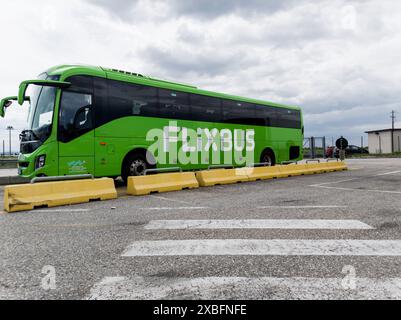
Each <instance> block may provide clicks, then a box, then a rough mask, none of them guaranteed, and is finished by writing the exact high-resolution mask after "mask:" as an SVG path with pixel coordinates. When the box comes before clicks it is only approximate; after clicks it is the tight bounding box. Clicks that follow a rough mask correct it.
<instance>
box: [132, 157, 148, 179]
mask: <svg viewBox="0 0 401 320" xmlns="http://www.w3.org/2000/svg"><path fill="white" fill-rule="evenodd" d="M146 169H147V164H146V162H145V161H143V160H135V161H134V162H132V163H131V166H130V169H129V173H130V176H143V175H145V171H146Z"/></svg>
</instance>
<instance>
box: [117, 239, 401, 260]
mask: <svg viewBox="0 0 401 320" xmlns="http://www.w3.org/2000/svg"><path fill="white" fill-rule="evenodd" d="M227 255H232V256H252V255H254V256H271V255H277V256H401V240H300V239H297V240H253V239H226V240H221V239H218V240H217V239H214V240H201V239H198V240H165V241H138V242H134V243H133V244H132V245H131V246H129V247H128V248H127V250H126V251H125V252H124V253H123V255H122V256H123V257H152V256H227Z"/></svg>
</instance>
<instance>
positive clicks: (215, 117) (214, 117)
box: [191, 94, 222, 122]
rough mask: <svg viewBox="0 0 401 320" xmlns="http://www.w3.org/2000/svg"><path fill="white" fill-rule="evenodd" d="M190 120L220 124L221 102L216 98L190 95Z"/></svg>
mask: <svg viewBox="0 0 401 320" xmlns="http://www.w3.org/2000/svg"><path fill="white" fill-rule="evenodd" d="M191 115H192V118H191V120H193V121H207V122H220V121H221V118H222V117H221V100H220V99H218V98H213V97H207V96H201V95H197V94H191Z"/></svg>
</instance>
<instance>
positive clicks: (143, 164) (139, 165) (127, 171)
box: [121, 153, 152, 182]
mask: <svg viewBox="0 0 401 320" xmlns="http://www.w3.org/2000/svg"><path fill="white" fill-rule="evenodd" d="M151 168H152V167H151V165H150V164H149V163H148V161H147V160H146V157H145V156H144V155H143V154H140V153H133V154H131V155H129V156H128V157H127V158H126V159H125V161H124V164H123V168H122V172H121V178H122V179H123V180H124V182H127V181H128V177H134V176H143V175H145V171H146V170H148V169H151Z"/></svg>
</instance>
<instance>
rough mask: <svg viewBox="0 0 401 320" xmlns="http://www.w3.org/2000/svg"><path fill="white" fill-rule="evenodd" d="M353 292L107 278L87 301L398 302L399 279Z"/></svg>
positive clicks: (358, 281)
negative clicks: (395, 300) (288, 300)
mask: <svg viewBox="0 0 401 320" xmlns="http://www.w3.org/2000/svg"><path fill="white" fill-rule="evenodd" d="M355 285H356V288H355V289H354V290H352V289H347V288H346V287H345V288H344V287H343V279H342V278H303V277H292V278H273V277H254V278H245V277H209V278H192V279H189V278H162V277H148V278H144V277H133V278H121V277H117V278H106V279H105V280H103V281H101V282H100V283H98V284H95V286H94V287H93V288H92V289H91V291H90V294H89V295H88V296H87V299H88V300H165V299H168V300H172V299H174V300H175V299H192V300H220V299H224V300H226V299H229V300H231V299H233V300H237V299H242V300H243V299H247V300H249V299H251V300H267V299H268V300H287V299H295V300H333V299H334V300H350V299H351V300H356V299H362V300H388V299H397V300H399V299H401V278H384V279H369V278H355Z"/></svg>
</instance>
